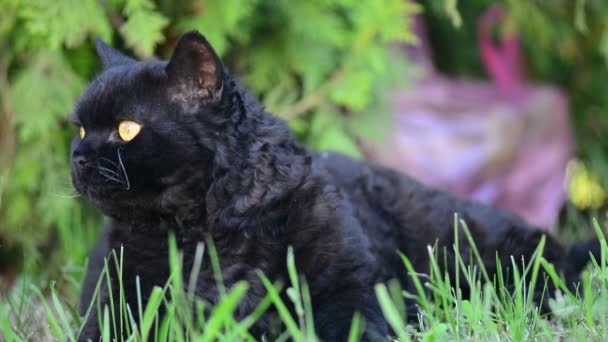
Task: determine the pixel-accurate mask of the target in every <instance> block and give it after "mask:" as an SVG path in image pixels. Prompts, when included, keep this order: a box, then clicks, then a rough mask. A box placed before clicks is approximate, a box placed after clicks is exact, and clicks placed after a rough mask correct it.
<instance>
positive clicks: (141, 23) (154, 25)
mask: <svg viewBox="0 0 608 342" xmlns="http://www.w3.org/2000/svg"><path fill="white" fill-rule="evenodd" d="M127 12H128V13H130V15H129V17H128V19H127V22H126V23H125V24H124V25H123V26H122V27H121V28H120V32H121V33H122V34H123V35H124V37H125V41H126V43H127V45H128V46H129V47H131V48H133V49H134V50H135V51H136V52H137V53H138V54H139V55H140V56H142V57H150V56H152V55H153V54H154V48H155V47H156V44H158V43H160V42H162V41H164V40H165V38H164V35H163V32H162V30H163V29H164V28H165V27H166V26H167V25H168V24H169V20H168V19H167V18H166V17H165V16H164V15H162V14H160V13H158V12H155V11H152V10H149V9H133V10H130V11H127Z"/></svg>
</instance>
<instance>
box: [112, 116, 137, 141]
mask: <svg viewBox="0 0 608 342" xmlns="http://www.w3.org/2000/svg"><path fill="white" fill-rule="evenodd" d="M139 131H141V125H140V124H138V123H137V122H133V121H129V120H125V121H121V122H120V123H119V124H118V135H119V136H120V138H121V139H122V140H124V141H131V140H133V138H135V137H136V136H137V135H138V134H139Z"/></svg>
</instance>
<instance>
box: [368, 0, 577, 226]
mask: <svg viewBox="0 0 608 342" xmlns="http://www.w3.org/2000/svg"><path fill="white" fill-rule="evenodd" d="M504 16H505V14H504V12H503V11H502V10H501V9H500V8H498V7H493V8H490V10H488V12H486V14H485V15H484V16H483V18H482V19H481V20H480V25H479V39H480V41H479V47H480V53H481V55H482V58H483V60H484V64H485V66H486V68H487V70H488V73H489V74H490V76H491V78H492V81H472V80H454V79H450V78H447V77H445V76H443V75H441V74H438V73H436V72H435V71H434V68H433V67H432V63H431V62H430V58H429V57H428V53H427V52H426V46H427V40H426V37H425V35H424V30H423V26H422V23H421V21H420V19H418V21H417V25H418V26H417V32H418V33H419V36H420V39H421V41H422V44H421V46H419V47H418V48H417V49H409V51H408V55H409V56H412V57H410V60H412V59H413V60H414V61H416V63H417V64H418V65H420V66H421V68H422V70H423V71H424V72H423V74H422V75H421V76H420V77H419V78H417V79H415V80H410V88H407V89H397V90H396V91H395V95H394V96H393V100H392V103H391V106H392V108H393V121H392V123H391V125H390V128H389V134H388V136H387V137H386V138H385V139H384V140H383V141H375V142H369V141H363V140H362V143H361V144H362V147H363V149H364V151H365V153H366V156H367V157H368V158H369V159H371V160H375V161H377V162H379V163H381V164H384V165H387V166H390V167H393V168H395V169H399V170H401V171H404V172H406V173H408V174H410V175H412V176H413V177H415V178H418V179H419V180H421V181H422V182H424V183H427V184H429V185H433V186H437V187H440V188H443V189H446V190H448V191H450V192H453V193H455V194H457V195H459V196H461V197H464V198H469V199H473V200H477V201H480V202H483V203H487V204H490V205H493V206H496V207H499V208H504V209H508V210H511V211H514V212H516V213H518V214H519V215H521V216H523V217H524V218H525V219H527V220H528V221H529V222H530V223H532V224H535V225H537V226H540V227H542V228H545V229H547V230H551V228H552V224H553V223H554V222H555V220H556V218H557V216H558V213H559V210H560V208H561V206H562V205H563V203H564V200H565V193H564V190H563V182H564V178H565V167H566V163H567V162H568V160H569V159H570V158H571V157H572V154H573V149H574V148H573V139H572V136H571V129H570V120H569V115H568V109H567V108H568V103H567V99H566V97H565V95H564V94H563V93H562V92H561V91H559V90H558V89H556V88H553V87H549V86H533V85H530V84H527V83H526V82H525V81H524V77H523V68H522V59H521V53H520V51H519V44H518V40H517V36H516V35H515V33H514V32H513V33H509V34H508V35H506V36H505V37H504V39H503V41H502V43H500V44H496V43H494V42H493V41H492V39H491V38H490V34H489V32H490V30H491V28H492V25H496V24H498V23H500V21H501V20H502V19H504ZM412 82H413V83H412Z"/></svg>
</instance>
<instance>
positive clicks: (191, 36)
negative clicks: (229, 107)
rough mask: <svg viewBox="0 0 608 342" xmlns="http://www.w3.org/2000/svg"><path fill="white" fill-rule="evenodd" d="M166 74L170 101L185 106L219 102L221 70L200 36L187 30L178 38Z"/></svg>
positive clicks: (208, 45)
mask: <svg viewBox="0 0 608 342" xmlns="http://www.w3.org/2000/svg"><path fill="white" fill-rule="evenodd" d="M166 71H167V77H168V81H169V96H170V98H171V99H172V100H175V101H181V102H185V104H188V105H189V106H193V105H194V106H197V105H198V104H213V103H217V102H219V100H220V98H221V96H222V90H223V83H222V76H223V73H224V68H223V66H222V62H221V61H220V59H219V57H218V56H217V54H216V53H215V51H213V48H212V47H211V45H210V44H209V42H207V39H205V37H203V35H201V34H200V33H198V32H196V31H190V32H188V33H186V34H184V35H183V36H182V37H181V38H180V40H179V42H177V46H176V47H175V50H173V55H172V56H171V60H170V61H169V64H167V69H166Z"/></svg>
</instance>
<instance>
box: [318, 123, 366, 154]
mask: <svg viewBox="0 0 608 342" xmlns="http://www.w3.org/2000/svg"><path fill="white" fill-rule="evenodd" d="M316 147H317V148H318V149H319V150H321V151H327V150H333V151H338V152H342V153H344V154H346V155H348V156H351V157H354V158H362V154H361V151H360V150H359V147H357V145H356V144H355V142H354V140H353V138H352V137H351V136H350V135H348V134H347V133H346V131H345V130H344V129H342V128H340V127H339V126H329V127H327V128H326V129H325V130H324V131H323V133H321V136H320V137H319V141H318V143H317V146H316Z"/></svg>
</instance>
